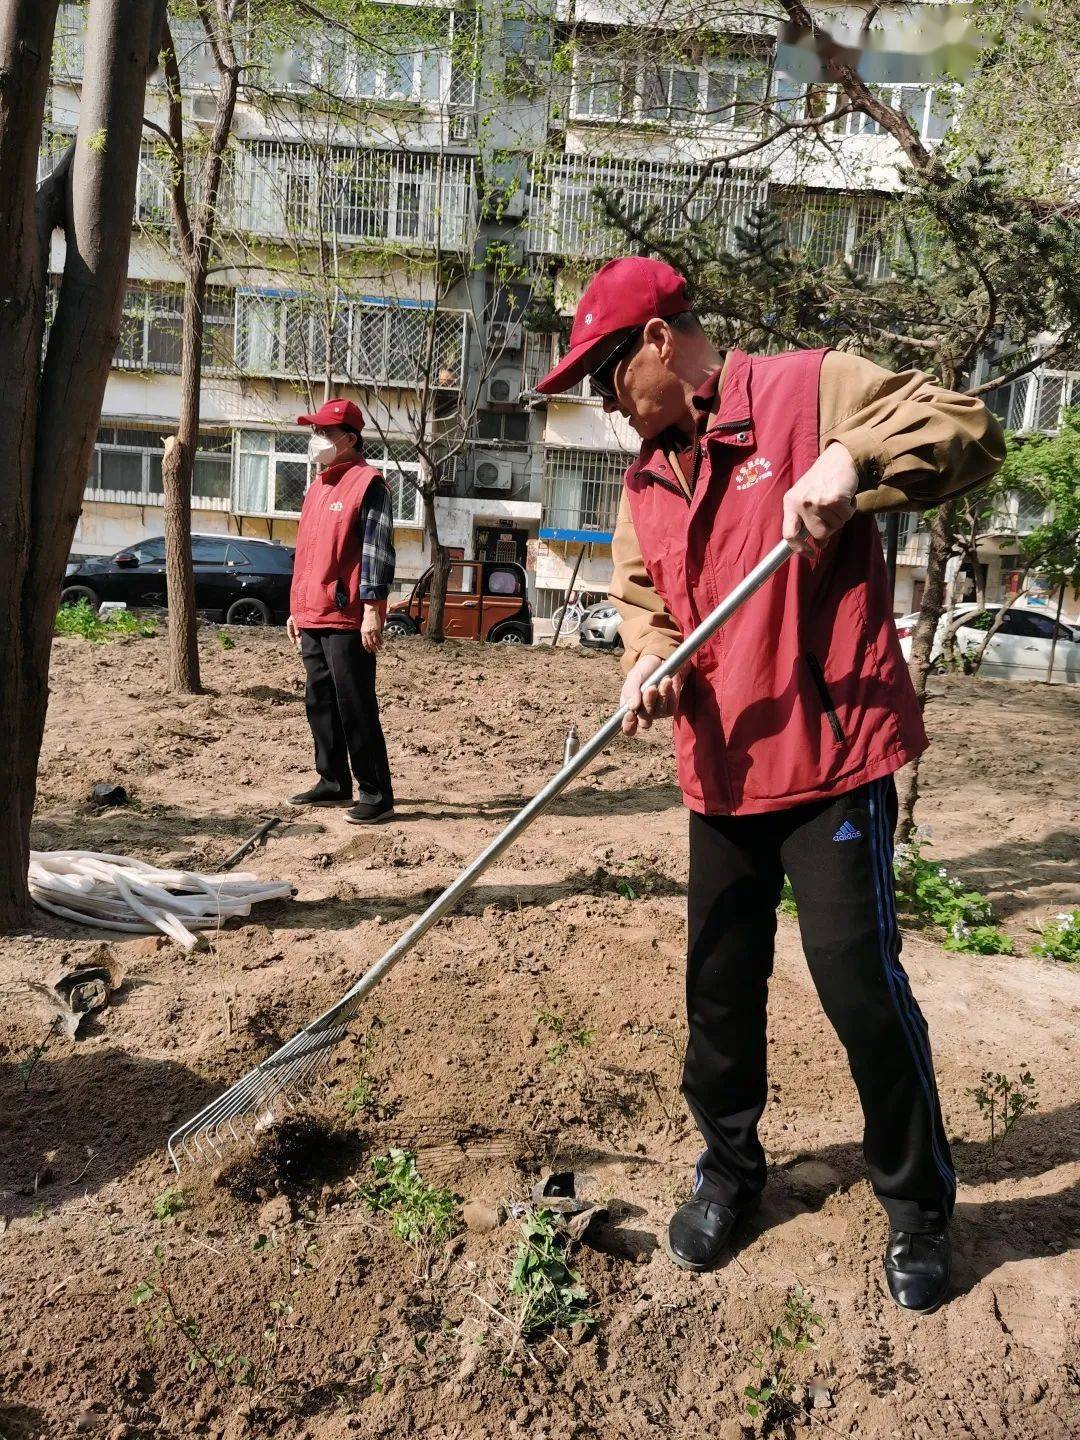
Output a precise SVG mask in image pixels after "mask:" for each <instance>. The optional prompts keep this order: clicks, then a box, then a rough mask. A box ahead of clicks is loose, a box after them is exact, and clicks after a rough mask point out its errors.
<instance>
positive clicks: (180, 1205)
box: [150, 1185, 188, 1220]
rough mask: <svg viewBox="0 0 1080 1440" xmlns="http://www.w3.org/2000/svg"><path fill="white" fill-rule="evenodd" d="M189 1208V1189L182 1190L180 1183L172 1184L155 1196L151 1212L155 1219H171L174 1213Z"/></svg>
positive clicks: (177, 1213)
mask: <svg viewBox="0 0 1080 1440" xmlns="http://www.w3.org/2000/svg"><path fill="white" fill-rule="evenodd" d="M187 1208H188V1197H187V1191H186V1190H182V1189H181V1188H180V1186H179V1185H170V1187H169V1188H168V1190H163V1191H162V1192H161V1194H160V1195H155V1196H154V1202H153V1204H152V1205H151V1207H150V1213H151V1214H152V1215H153V1217H154V1219H155V1220H171V1219H172V1218H173V1216H174V1215H179V1214H180V1212H181V1211H182V1210H186V1209H187Z"/></svg>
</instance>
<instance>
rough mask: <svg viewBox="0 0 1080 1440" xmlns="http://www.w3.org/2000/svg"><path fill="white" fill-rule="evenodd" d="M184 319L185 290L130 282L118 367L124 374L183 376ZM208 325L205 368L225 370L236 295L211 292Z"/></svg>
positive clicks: (206, 313)
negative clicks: (141, 373)
mask: <svg viewBox="0 0 1080 1440" xmlns="http://www.w3.org/2000/svg"><path fill="white" fill-rule="evenodd" d="M183 317H184V297H183V294H182V292H181V291H179V290H170V289H168V288H166V287H164V286H160V285H139V284H137V283H131V282H129V284H128V288H127V292H126V294H125V295H124V309H123V314H122V316H121V322H120V339H119V341H118V343H117V346H116V353H115V354H114V356H113V365H114V366H115V367H116V368H117V369H119V370H153V371H158V372H160V373H162V374H178V373H179V370H180V351H181V339H182V334H183ZM203 322H204V331H203V369H204V370H207V371H212V370H219V371H220V370H224V369H226V368H228V367H229V366H230V364H231V361H232V336H233V301H232V294H231V292H229V291H227V290H208V291H207V293H206V303H205V308H204V311H203Z"/></svg>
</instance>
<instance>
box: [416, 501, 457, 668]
mask: <svg viewBox="0 0 1080 1440" xmlns="http://www.w3.org/2000/svg"><path fill="white" fill-rule="evenodd" d="M420 494H421V497H422V499H423V504H424V531H425V533H426V535H427V537H428V542H429V543H430V545H431V563H432V565H433V567H434V570H433V573H432V576H431V592H430V597H431V598H430V600H429V602H428V618H427V624H426V625H425V626H424V639H425V640H430V641H432V643H433V644H436V645H440V644H442V641H443V640H444V639H445V636H444V634H443V615H444V612H445V610H446V586H447V582H448V581H449V579H450V551H449V550H447V548H446V546H445V545H444V544H443V543H442V541H441V540H440V539H439V524H438V521H437V520H436V518H435V496H434V495H433V494H432V492H431V491H430V490H429V489H427V488H425V489H423V490H422V491H421V492H420Z"/></svg>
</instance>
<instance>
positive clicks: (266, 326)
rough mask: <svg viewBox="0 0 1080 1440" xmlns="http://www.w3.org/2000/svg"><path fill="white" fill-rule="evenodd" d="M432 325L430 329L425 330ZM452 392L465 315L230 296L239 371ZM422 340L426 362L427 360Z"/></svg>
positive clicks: (264, 294)
mask: <svg viewBox="0 0 1080 1440" xmlns="http://www.w3.org/2000/svg"><path fill="white" fill-rule="evenodd" d="M432 329H434V335H432V333H431V332H432ZM328 338H329V339H330V342H331V363H330V373H331V375H332V377H333V378H334V379H336V380H342V381H353V382H354V383H357V384H365V383H369V384H398V385H406V386H410V387H412V388H419V387H421V386H423V385H425V384H427V385H429V386H430V387H432V388H434V389H440V390H456V389H458V388H459V386H460V384H461V373H462V363H463V359H464V350H465V315H464V313H463V312H462V311H459V310H438V311H435V310H434V309H433V307H432V306H430V305H428V304H421V303H419V302H414V301H413V302H410V301H402V302H391V301H387V300H382V299H378V298H376V297H370V296H369V297H365V298H364V299H357V300H353V299H348V298H347V297H344V296H338V297H336V298H334V297H327V299H326V302H325V303H324V304H320V302H319V300H318V298H317V297H316V296H314V295H298V294H294V293H291V292H287V291H274V290H263V291H253V290H250V291H249V290H241V291H238V292H237V296H236V363H237V367H238V369H239V370H240V373H241V374H246V375H266V376H282V377H284V378H289V379H300V380H318V379H321V378H322V377H323V375H324V374H325V373H326V368H327V367H326V345H327V339H328ZM429 340H430V343H431V348H430V365H429V363H428V362H429V348H428V346H429Z"/></svg>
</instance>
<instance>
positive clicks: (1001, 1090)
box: [964, 1065, 1039, 1154]
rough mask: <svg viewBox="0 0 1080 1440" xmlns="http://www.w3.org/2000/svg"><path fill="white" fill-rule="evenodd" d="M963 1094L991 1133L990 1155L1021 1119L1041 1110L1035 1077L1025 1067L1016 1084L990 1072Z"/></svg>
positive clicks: (984, 1072)
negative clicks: (975, 1107)
mask: <svg viewBox="0 0 1080 1440" xmlns="http://www.w3.org/2000/svg"><path fill="white" fill-rule="evenodd" d="M964 1093H965V1095H970V1096H971V1098H972V1099H973V1100H974V1101H975V1104H976V1105H977V1106H978V1107H979V1113H980V1114H981V1115H982V1117H983V1119H984V1120H985V1121H986V1124H987V1128H988V1129H989V1132H990V1134H989V1138H988V1141H987V1143H988V1144H989V1146H990V1153H991V1154H993V1153H994V1151H995V1150H996V1149H997V1147H998V1146H999V1145H1001V1144H1003V1143H1004V1141H1005V1137H1006V1135H1008V1133H1009V1131H1010V1130H1011V1129H1012V1127H1013V1126H1014V1125H1015V1124H1016V1122H1017V1121H1018V1120H1019V1119H1020V1118H1021V1116H1024V1115H1028V1114H1030V1113H1031V1111H1033V1110H1037V1109H1038V1108H1039V1092H1038V1091H1037V1090H1036V1089H1035V1080H1034V1077H1033V1076H1032V1074H1031V1071H1030V1070H1029V1069H1028V1068H1027V1066H1026V1065H1025V1066H1024V1068H1023V1070H1021V1072H1020V1076H1019V1078H1018V1079H1017V1080H1015V1081H1013V1080H1010V1079H1009V1077H1008V1076H1007V1075H997V1074H995V1073H994V1072H993V1071H991V1070H984V1071H983V1073H982V1075H981V1077H980V1080H979V1084H978V1085H976V1086H975V1087H974V1088H973V1089H970V1090H965V1092H964Z"/></svg>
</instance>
